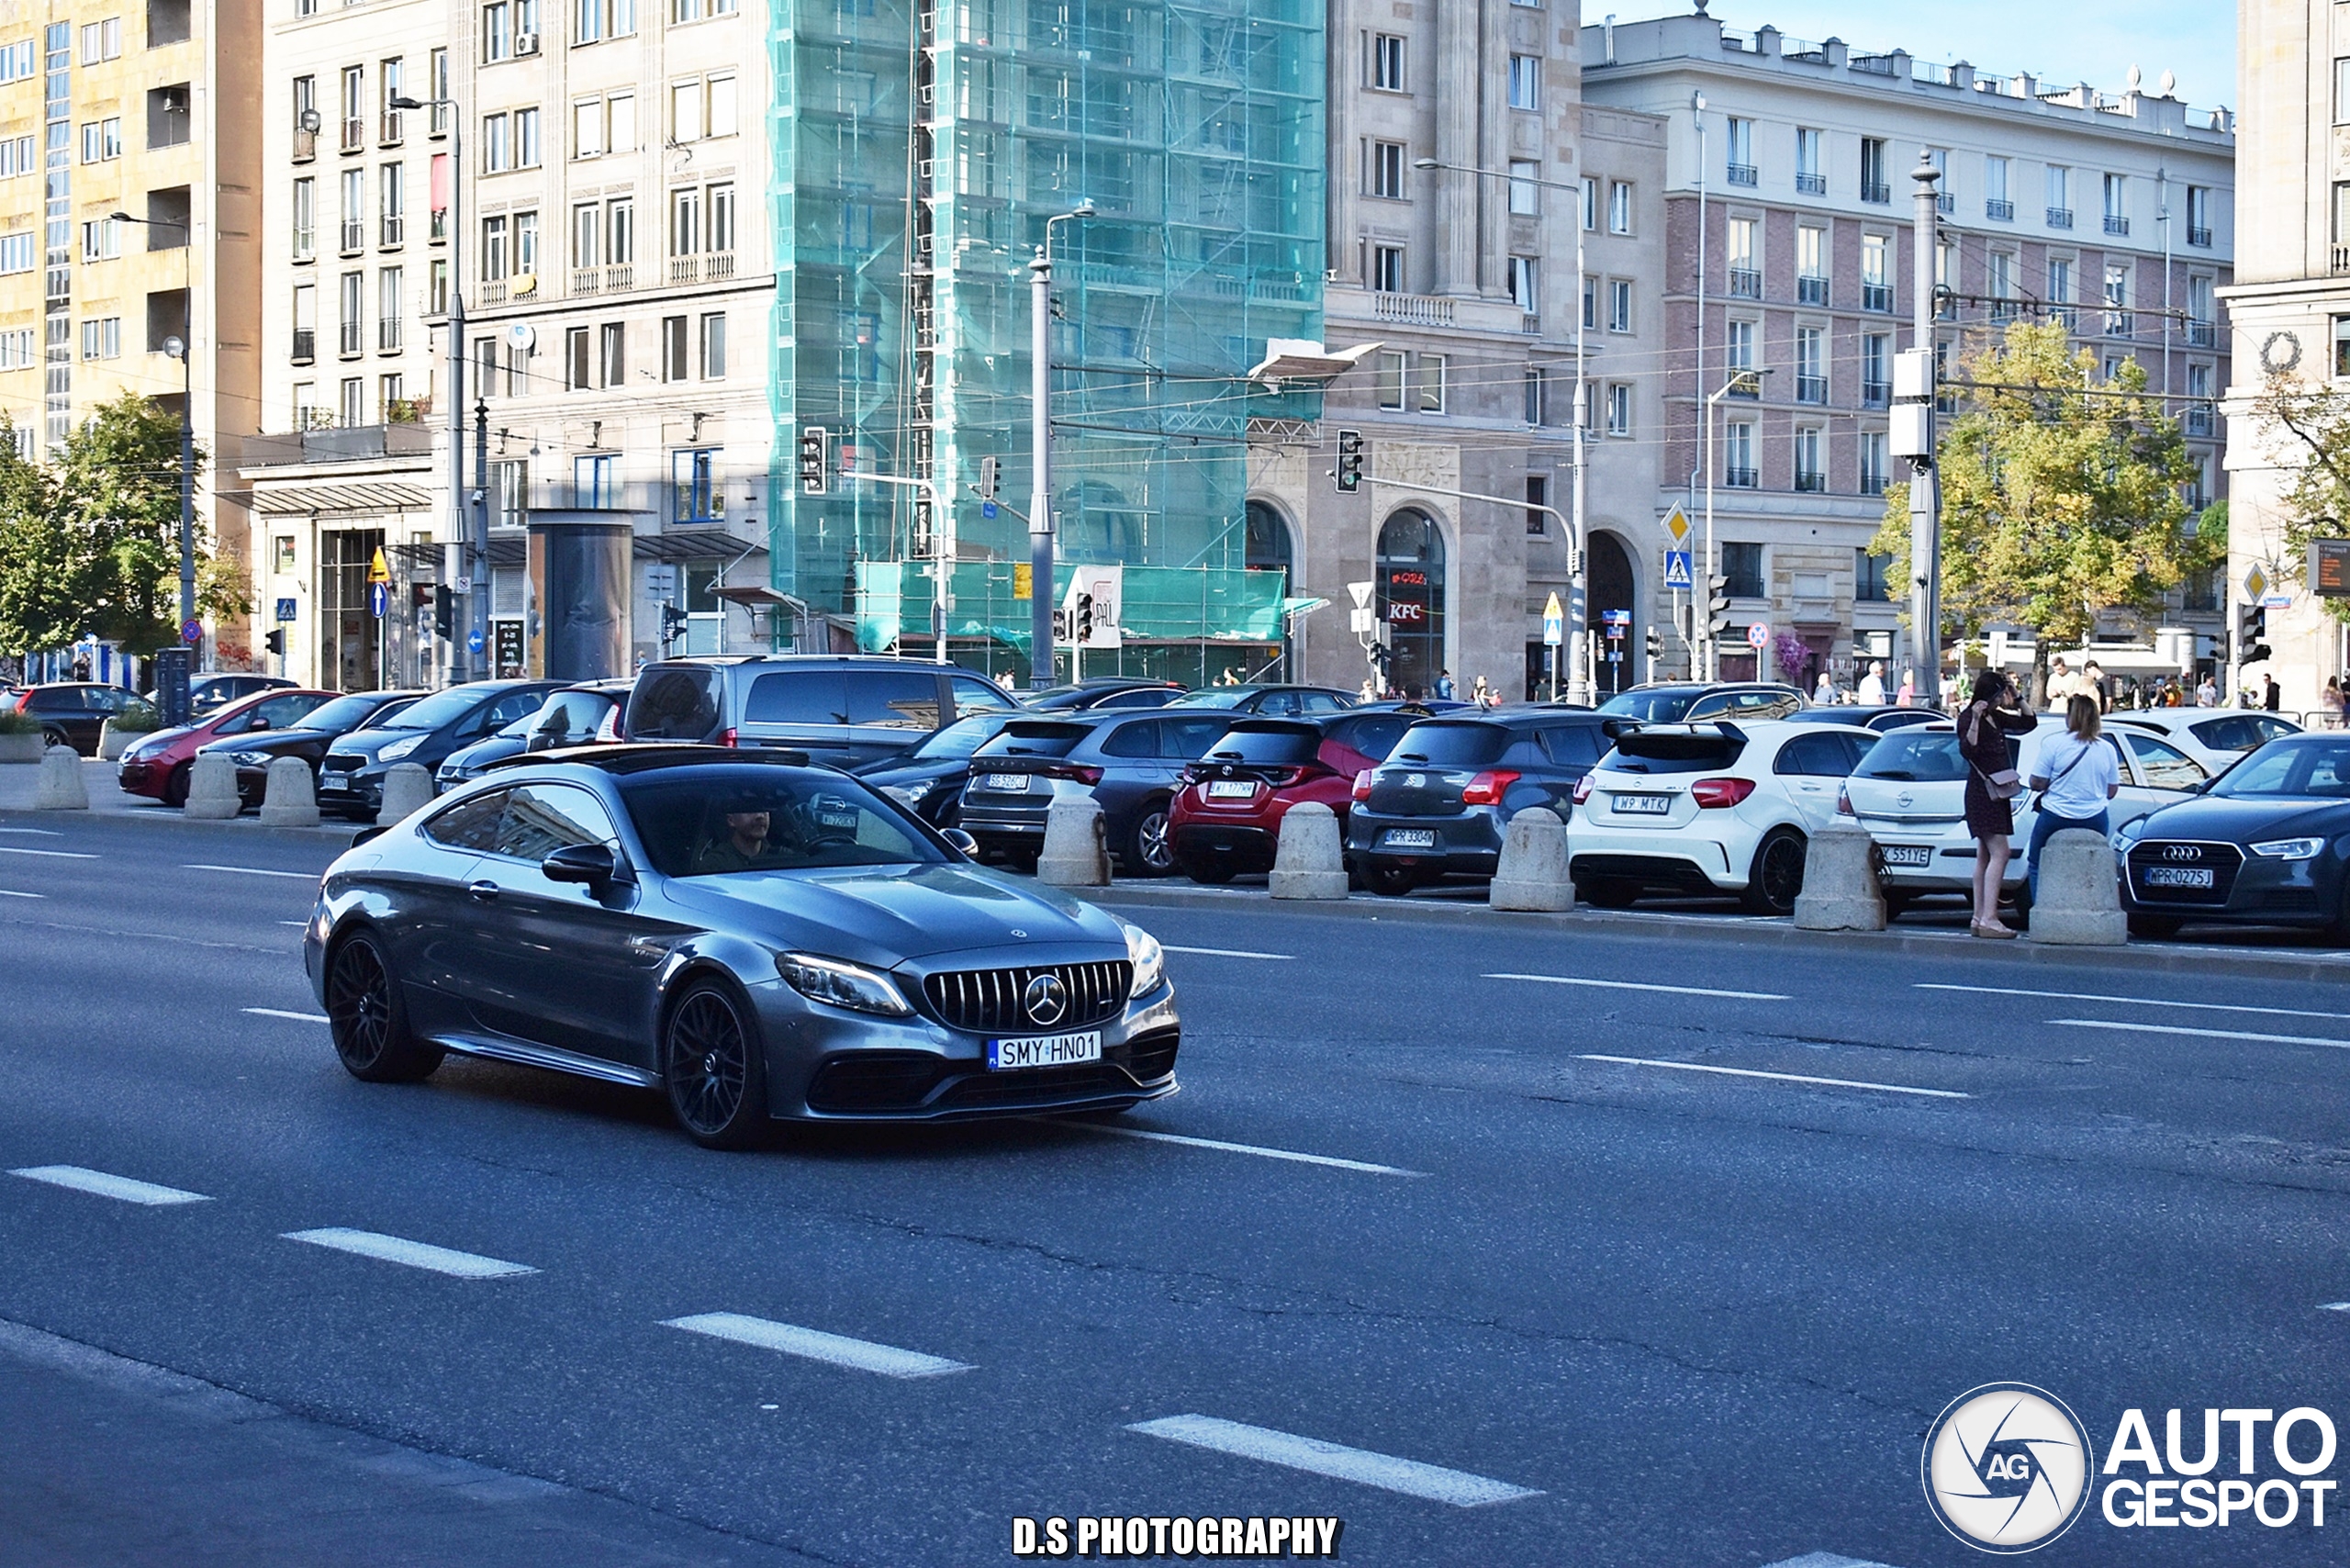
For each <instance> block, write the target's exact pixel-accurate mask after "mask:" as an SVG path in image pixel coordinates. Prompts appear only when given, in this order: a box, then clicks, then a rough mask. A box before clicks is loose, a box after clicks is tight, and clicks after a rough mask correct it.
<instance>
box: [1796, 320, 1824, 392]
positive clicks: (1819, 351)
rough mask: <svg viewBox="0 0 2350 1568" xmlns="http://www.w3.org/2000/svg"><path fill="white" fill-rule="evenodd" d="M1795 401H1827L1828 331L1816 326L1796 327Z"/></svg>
mask: <svg viewBox="0 0 2350 1568" xmlns="http://www.w3.org/2000/svg"><path fill="white" fill-rule="evenodd" d="M1826 401H1828V333H1827V332H1826V330H1823V329H1821V328H1818V327H1797V328H1796V402H1798V403H1825V402H1826Z"/></svg>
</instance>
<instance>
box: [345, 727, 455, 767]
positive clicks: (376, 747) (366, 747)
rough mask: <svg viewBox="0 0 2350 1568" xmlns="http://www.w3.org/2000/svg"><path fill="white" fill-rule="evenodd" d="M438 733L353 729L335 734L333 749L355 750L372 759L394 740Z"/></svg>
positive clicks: (404, 739) (428, 731) (412, 738)
mask: <svg viewBox="0 0 2350 1568" xmlns="http://www.w3.org/2000/svg"><path fill="white" fill-rule="evenodd" d="M437 734H439V732H438V731H434V730H353V731H352V732H351V733H350V734H342V735H337V736H336V737H335V739H334V749H335V750H337V751H348V752H356V753H358V754H359V755H360V756H364V757H366V758H368V759H369V760H371V761H372V760H374V758H375V754H376V753H377V752H379V751H381V750H383V749H384V748H385V747H386V746H387V745H391V744H392V743H393V742H394V741H406V740H414V739H415V738H416V737H417V736H419V735H424V736H427V737H431V736H435V735H437ZM428 744H429V742H428ZM420 749H421V748H420Z"/></svg>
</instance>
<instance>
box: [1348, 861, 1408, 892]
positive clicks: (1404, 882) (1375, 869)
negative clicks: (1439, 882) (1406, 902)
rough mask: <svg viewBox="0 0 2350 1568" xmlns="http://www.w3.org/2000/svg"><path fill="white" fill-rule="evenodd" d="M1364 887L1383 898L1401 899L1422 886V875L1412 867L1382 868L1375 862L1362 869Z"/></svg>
mask: <svg viewBox="0 0 2350 1568" xmlns="http://www.w3.org/2000/svg"><path fill="white" fill-rule="evenodd" d="M1362 879H1363V885H1364V886H1366V887H1368V888H1369V889H1370V890H1371V891H1372V892H1374V893H1377V894H1378V895H1379V896H1380V897H1382V898H1386V899H1400V898H1402V897H1403V896H1404V894H1405V893H1408V892H1410V891H1411V890H1413V889H1414V888H1416V887H1418V886H1419V885H1420V873H1419V870H1418V868H1416V867H1412V866H1382V865H1381V864H1380V863H1379V862H1378V861H1376V860H1373V861H1371V862H1370V863H1368V864H1366V865H1365V866H1364V867H1363V868H1362Z"/></svg>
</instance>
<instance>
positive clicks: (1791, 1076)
mask: <svg viewBox="0 0 2350 1568" xmlns="http://www.w3.org/2000/svg"><path fill="white" fill-rule="evenodd" d="M1582 1059H1583V1060H1584V1061H1612V1062H1615V1063H1617V1064H1618V1065H1620V1066H1623V1067H1669V1068H1672V1069H1673V1070H1675V1071H1678V1072H1718V1073H1721V1074H1723V1075H1724V1076H1725V1077H1729V1078H1768V1079H1771V1080H1774V1081H1776V1082H1780V1083H1818V1084H1822V1085H1825V1086H1826V1087H1828V1088H1830V1089H1874V1090H1876V1091H1877V1092H1880V1093H1885V1094H1922V1095H1925V1096H1926V1097H1928V1098H1929V1099H1933V1100H1972V1099H1974V1098H1975V1096H1974V1095H1972V1094H1962V1093H1960V1092H1958V1091H1957V1090H1955V1089H1915V1088H1912V1087H1910V1086H1909V1085H1908V1084H1906V1083H1870V1082H1867V1081H1863V1080H1862V1079H1857V1078H1814V1077H1812V1076H1811V1075H1810V1074H1808V1073H1802V1072H1762V1071H1760V1070H1756V1069H1754V1068H1751V1067H1715V1066H1713V1065H1712V1064H1711V1063H1708V1062H1702V1061H1660V1060H1658V1059H1657V1058H1654V1057H1603V1056H1593V1055H1591V1054H1589V1053H1587V1052H1586V1053H1583V1054H1582Z"/></svg>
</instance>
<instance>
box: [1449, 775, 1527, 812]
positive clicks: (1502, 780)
mask: <svg viewBox="0 0 2350 1568" xmlns="http://www.w3.org/2000/svg"><path fill="white" fill-rule="evenodd" d="M1518 777H1519V776H1518V775H1517V774H1516V773H1513V772H1511V771H1510V770H1509V769H1508V768H1506V767H1488V768H1487V769H1485V771H1484V772H1483V773H1480V774H1479V775H1477V777H1476V778H1472V779H1471V780H1469V786H1468V788H1467V789H1465V790H1461V791H1460V803H1461V804H1462V805H1464V806H1498V805H1500V804H1501V803H1502V796H1503V795H1504V794H1505V792H1506V791H1507V790H1508V789H1509V787H1510V786H1511V785H1513V784H1515V783H1516V782H1517V780H1518Z"/></svg>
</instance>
